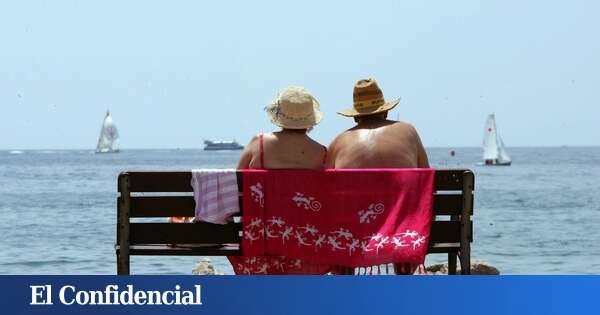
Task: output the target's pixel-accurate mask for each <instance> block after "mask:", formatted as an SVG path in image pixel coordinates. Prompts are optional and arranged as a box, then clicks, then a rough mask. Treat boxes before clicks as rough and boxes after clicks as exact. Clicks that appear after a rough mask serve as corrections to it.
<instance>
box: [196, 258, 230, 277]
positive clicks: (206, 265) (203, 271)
mask: <svg viewBox="0 0 600 315" xmlns="http://www.w3.org/2000/svg"><path fill="white" fill-rule="evenodd" d="M192 274H194V275H222V274H223V273H221V272H219V271H217V269H216V268H215V266H213V264H212V263H211V261H210V259H209V258H202V260H200V262H198V265H196V267H195V268H194V269H192Z"/></svg>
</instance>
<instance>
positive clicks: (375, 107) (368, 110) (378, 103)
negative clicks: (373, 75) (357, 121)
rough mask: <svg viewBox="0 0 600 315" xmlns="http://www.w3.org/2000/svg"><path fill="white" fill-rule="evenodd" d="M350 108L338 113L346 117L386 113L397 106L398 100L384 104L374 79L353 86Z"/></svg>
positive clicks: (381, 93)
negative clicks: (352, 101) (352, 100)
mask: <svg viewBox="0 0 600 315" xmlns="http://www.w3.org/2000/svg"><path fill="white" fill-rule="evenodd" d="M353 99H354V104H353V106H352V108H350V109H346V110H343V111H340V112H338V114H340V115H342V116H346V117H355V116H366V115H373V114H378V113H382V112H386V111H388V110H390V109H392V108H394V107H396V105H398V103H400V99H396V100H393V101H391V102H386V101H385V99H384V98H383V92H381V89H380V88H379V86H377V81H375V79H366V80H359V81H358V82H356V84H355V85H354V93H353Z"/></svg>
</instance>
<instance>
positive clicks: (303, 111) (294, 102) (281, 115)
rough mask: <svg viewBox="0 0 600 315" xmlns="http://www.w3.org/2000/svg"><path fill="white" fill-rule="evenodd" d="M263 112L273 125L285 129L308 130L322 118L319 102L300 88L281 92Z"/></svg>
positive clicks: (294, 87) (291, 88)
mask: <svg viewBox="0 0 600 315" xmlns="http://www.w3.org/2000/svg"><path fill="white" fill-rule="evenodd" d="M265 111H266V112H267V114H268V115H269V118H270V119H271V122H272V123H273V124H275V125H277V126H279V127H281V128H286V129H308V128H311V127H313V126H314V125H316V124H318V123H319V122H320V121H321V119H322V118H323V113H321V110H320V106H319V102H317V100H316V99H315V98H314V96H312V95H311V94H310V92H308V90H306V89H305V88H303V87H300V86H290V87H287V88H285V89H283V90H281V91H280V92H279V94H278V96H277V98H276V99H275V100H273V102H271V104H269V105H267V106H266V107H265Z"/></svg>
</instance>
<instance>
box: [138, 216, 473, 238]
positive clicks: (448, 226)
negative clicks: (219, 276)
mask: <svg viewBox="0 0 600 315" xmlns="http://www.w3.org/2000/svg"><path fill="white" fill-rule="evenodd" d="M460 226H461V222H460V221H434V222H433V223H432V226H431V236H430V239H431V243H432V244H433V243H456V242H460ZM130 229H131V234H130V242H131V244H224V243H238V244H239V242H240V237H239V231H240V229H241V224H240V223H231V224H226V225H220V224H210V223H131V224H130ZM470 234H471V235H473V233H472V231H471V233H470Z"/></svg>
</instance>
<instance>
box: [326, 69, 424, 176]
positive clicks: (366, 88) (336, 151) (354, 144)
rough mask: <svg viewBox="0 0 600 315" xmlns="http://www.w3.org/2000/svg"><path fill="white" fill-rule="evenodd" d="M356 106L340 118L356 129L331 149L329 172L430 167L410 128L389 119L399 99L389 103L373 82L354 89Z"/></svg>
mask: <svg viewBox="0 0 600 315" xmlns="http://www.w3.org/2000/svg"><path fill="white" fill-rule="evenodd" d="M353 98H354V106H353V108H351V109H348V110H345V111H341V112H338V114H340V115H343V116H346V117H353V118H354V121H355V122H356V126H355V127H353V128H351V129H348V130H346V131H344V132H342V133H341V134H340V135H338V136H337V137H336V138H335V139H334V140H333V142H332V143H331V144H330V145H329V152H328V158H327V166H328V167H329V168H417V167H429V162H428V160H427V153H426V152H425V149H424V148H423V144H422V143H421V139H420V138H419V134H418V133H417V131H416V130H415V127H413V126H412V125H411V124H408V123H405V122H400V121H393V120H388V119H387V114H388V111H389V110H391V109H393V108H394V107H395V106H396V105H398V103H400V99H397V100H395V101H392V102H386V101H385V100H384V98H383V93H382V92H381V89H379V87H378V86H377V82H376V81H375V80H374V79H367V80H360V81H358V82H357V83H356V85H355V86H354V97H353Z"/></svg>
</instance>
